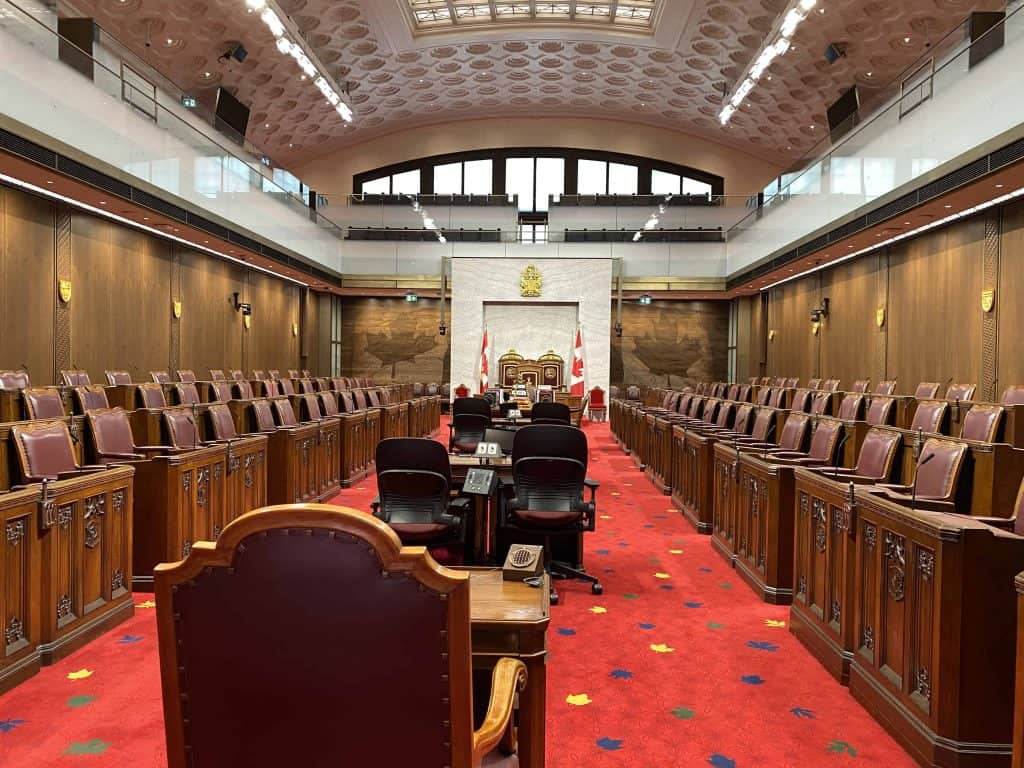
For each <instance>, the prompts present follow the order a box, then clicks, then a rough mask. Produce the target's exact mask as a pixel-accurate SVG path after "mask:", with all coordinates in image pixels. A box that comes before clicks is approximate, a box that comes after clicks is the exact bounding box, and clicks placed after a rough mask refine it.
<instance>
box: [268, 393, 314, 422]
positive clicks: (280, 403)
mask: <svg viewBox="0 0 1024 768" xmlns="http://www.w3.org/2000/svg"><path fill="white" fill-rule="evenodd" d="M309 398H310V400H312V401H313V402H314V403H315V402H316V397H315V396H314V395H310V396H309ZM270 407H271V408H272V410H273V412H274V416H275V420H276V422H277V425H278V426H279V427H297V426H299V423H300V422H299V417H298V416H297V415H296V414H295V409H294V408H293V407H292V402H291V400H271V401H270ZM315 407H316V410H315V411H313V412H311V413H309V414H307V415H308V416H309V420H310V421H319V420H320V418H321V416H320V406H318V405H317V406H315Z"/></svg>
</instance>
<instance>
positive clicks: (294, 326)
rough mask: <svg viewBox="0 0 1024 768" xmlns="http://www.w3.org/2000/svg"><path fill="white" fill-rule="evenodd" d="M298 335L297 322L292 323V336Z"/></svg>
mask: <svg viewBox="0 0 1024 768" xmlns="http://www.w3.org/2000/svg"><path fill="white" fill-rule="evenodd" d="M298 335H299V324H298V323H292V336H298Z"/></svg>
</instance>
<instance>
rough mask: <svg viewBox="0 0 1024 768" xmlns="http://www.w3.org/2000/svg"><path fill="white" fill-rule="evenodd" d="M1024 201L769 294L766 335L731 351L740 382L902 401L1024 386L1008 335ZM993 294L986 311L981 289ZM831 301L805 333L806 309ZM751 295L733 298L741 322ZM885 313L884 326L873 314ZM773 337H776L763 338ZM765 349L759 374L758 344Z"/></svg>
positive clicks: (1019, 320) (755, 300)
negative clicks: (923, 391)
mask: <svg viewBox="0 0 1024 768" xmlns="http://www.w3.org/2000/svg"><path fill="white" fill-rule="evenodd" d="M1022 255H1024V203H1020V202H1018V203H1014V204H1012V205H1008V206H1005V207H1003V208H1002V209H992V210H990V211H986V212H984V213H982V214H979V215H978V216H975V217H973V218H971V219H967V220H964V221H960V222H956V223H954V224H952V225H950V226H948V227H943V228H940V229H937V230H934V231H931V232H926V233H924V234H923V235H921V236H919V237H916V238H913V239H910V240H906V241H901V242H899V243H895V244H893V245H892V246H890V247H889V248H887V249H884V250H883V251H882V252H879V253H874V254H868V255H866V256H864V257H863V258H860V259H856V260H854V261H851V262H848V263H845V264H841V265H839V266H837V267H835V268H834V269H829V270H822V271H821V272H819V273H815V274H812V275H808V276H807V277H805V278H802V279H800V280H796V281H793V282H792V283H787V284H785V285H781V286H778V287H776V288H773V289H771V290H770V291H769V292H768V298H767V306H768V322H767V324H766V328H765V331H764V333H761V334H759V333H757V332H756V330H755V331H752V332H751V333H750V337H749V339H747V340H746V343H745V345H744V339H743V333H742V332H741V333H740V335H739V336H740V344H741V345H744V346H745V347H746V349H741V350H740V351H739V354H738V355H737V378H740V379H746V378H747V377H750V376H757V375H768V376H799V377H800V378H801V379H803V380H804V381H806V380H807V379H808V378H811V377H824V378H828V377H838V378H840V379H842V381H843V386H849V385H850V384H852V382H853V381H854V380H856V379H860V378H870V379H871V380H872V381H873V382H877V381H879V380H881V379H883V378H884V379H891V378H896V379H897V381H898V384H897V387H898V391H899V392H900V393H911V392H913V390H914V388H915V387H916V386H917V384H918V383H919V382H921V381H940V382H942V383H943V384H945V382H947V381H949V380H955V381H958V382H967V383H973V384H977V385H978V387H979V396H980V397H983V398H985V399H991V398H995V397H997V396H998V394H1000V393H1001V391H1002V390H1003V389H1004V388H1005V387H1007V386H1009V385H1010V384H1021V383H1024V359H1022V358H1021V356H1020V355H1019V354H1018V353H1017V349H1016V331H1017V329H1019V328H1021V327H1022V324H1024V273H1022V270H1021V268H1020V265H1021V258H1022ZM985 289H994V290H995V295H996V299H995V309H994V310H993V311H992V312H991V313H985V312H984V311H983V310H982V308H981V293H982V291H983V290H985ZM824 297H828V298H829V299H830V316H829V318H828V319H827V320H825V321H823V323H822V324H821V329H820V332H819V335H817V336H815V335H813V334H812V332H811V322H810V319H809V314H810V310H811V308H812V307H815V306H818V304H819V303H820V300H821V299H822V298H824ZM761 301H762V298H761V297H760V296H755V297H750V298H747V299H741V300H740V303H741V305H743V306H741V309H740V312H739V316H740V317H741V318H742V317H744V316H747V317H750V318H751V320H750V323H749V327H750V328H752V329H754V328H755V326H756V324H755V322H754V320H753V318H754V316H755V315H756V313H757V311H758V307H759V305H760V304H761ZM879 309H882V310H884V322H883V325H882V326H881V327H879V326H878V325H877V323H876V319H877V318H876V312H877V310H879ZM771 332H774V338H772V339H771V340H767V339H766V337H767V336H769V335H770V334H771ZM761 343H766V344H767V355H766V360H767V362H766V365H765V366H764V371H763V373H762V371H761V370H760V369H759V367H758V366H757V359H758V351H759V348H758V345H759V344H761Z"/></svg>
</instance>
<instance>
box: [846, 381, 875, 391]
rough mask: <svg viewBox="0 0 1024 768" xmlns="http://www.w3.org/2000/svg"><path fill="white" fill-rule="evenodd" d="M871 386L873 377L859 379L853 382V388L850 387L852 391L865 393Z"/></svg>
mask: <svg viewBox="0 0 1024 768" xmlns="http://www.w3.org/2000/svg"><path fill="white" fill-rule="evenodd" d="M870 387H871V379H858V380H857V381H855V382H853V388H852V389H850V391H851V392H856V393H857V394H859V395H863V394H865V393H866V392H867V391H868V389H869V388H870Z"/></svg>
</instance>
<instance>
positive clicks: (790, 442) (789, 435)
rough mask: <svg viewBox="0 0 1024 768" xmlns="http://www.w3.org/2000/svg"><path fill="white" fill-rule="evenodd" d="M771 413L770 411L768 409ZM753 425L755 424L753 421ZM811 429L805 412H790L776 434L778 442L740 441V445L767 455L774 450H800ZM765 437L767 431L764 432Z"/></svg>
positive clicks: (809, 419) (809, 418)
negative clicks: (780, 429) (780, 431)
mask: <svg viewBox="0 0 1024 768" xmlns="http://www.w3.org/2000/svg"><path fill="white" fill-rule="evenodd" d="M768 413H769V414H771V411H768ZM754 426H755V427H756V426H757V424H756V423H755V425H754ZM810 429H811V417H810V416H808V415H807V414H806V413H790V414H789V416H788V417H787V418H786V423H785V425H784V426H783V427H782V434H781V435H779V436H778V443H771V442H768V441H767V440H763V441H756V440H751V441H740V445H741V446H742V447H743V448H744V449H747V450H755V451H764V452H766V453H768V454H769V455H770V454H772V453H774V452H775V451H802V450H803V447H804V445H805V444H806V442H807V435H808V433H809V432H810ZM766 437H767V433H766Z"/></svg>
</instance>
